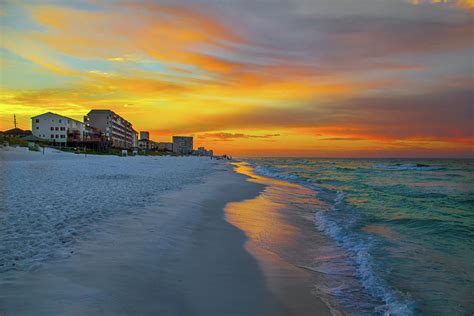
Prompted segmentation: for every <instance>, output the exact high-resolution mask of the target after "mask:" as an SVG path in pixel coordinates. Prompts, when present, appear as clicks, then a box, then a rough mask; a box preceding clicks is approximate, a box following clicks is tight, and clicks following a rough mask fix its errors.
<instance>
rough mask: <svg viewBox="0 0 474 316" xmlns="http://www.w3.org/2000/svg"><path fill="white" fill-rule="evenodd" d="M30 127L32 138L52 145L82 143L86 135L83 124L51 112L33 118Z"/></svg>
mask: <svg viewBox="0 0 474 316" xmlns="http://www.w3.org/2000/svg"><path fill="white" fill-rule="evenodd" d="M31 127H32V133H33V135H34V136H36V137H38V138H41V139H44V140H47V141H49V142H52V143H61V144H66V143H67V142H76V141H82V140H83V138H84V135H85V134H86V126H85V124H84V123H82V122H79V121H77V120H74V119H72V118H69V117H66V116H62V115H59V114H55V113H52V112H47V113H44V114H41V115H37V116H33V117H32V118H31Z"/></svg>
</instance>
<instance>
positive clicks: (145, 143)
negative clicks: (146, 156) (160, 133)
mask: <svg viewBox="0 0 474 316" xmlns="http://www.w3.org/2000/svg"><path fill="white" fill-rule="evenodd" d="M138 148H139V149H140V150H142V151H147V150H157V149H158V143H157V142H154V141H152V140H149V139H140V140H139V141H138Z"/></svg>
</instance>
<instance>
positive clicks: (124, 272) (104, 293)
mask: <svg viewBox="0 0 474 316" xmlns="http://www.w3.org/2000/svg"><path fill="white" fill-rule="evenodd" d="M213 168H216V169H217V170H215V171H214V172H212V173H211V174H210V175H209V176H208V177H207V179H206V180H205V182H204V183H201V184H192V185H189V186H187V187H186V188H185V189H183V190H180V191H173V192H168V193H165V194H164V195H162V197H161V204H160V205H159V206H156V205H155V206H153V207H150V208H147V209H146V210H142V211H140V212H139V213H133V212H132V213H130V214H128V215H120V216H117V217H113V218H111V219H109V220H107V221H106V222H105V223H101V229H100V230H99V231H98V232H95V233H93V234H91V235H89V236H87V237H86V238H85V239H83V240H82V241H81V242H79V244H78V245H77V246H76V247H75V249H74V251H73V252H74V253H73V254H72V255H71V257H69V258H66V259H61V260H55V261H50V262H45V263H43V264H42V265H41V266H39V267H38V268H35V269H32V270H31V271H9V272H7V273H3V274H2V275H1V276H0V314H1V315H152V314H153V315H290V314H291V315H326V314H329V310H328V308H327V307H326V306H325V305H324V304H323V302H322V301H321V300H320V299H318V297H316V296H314V295H313V294H311V291H312V284H311V278H310V277H309V275H308V274H307V273H306V272H305V271H304V269H299V268H296V267H294V266H292V265H289V264H287V263H285V262H284V261H283V260H281V259H279V258H278V256H275V255H273V254H271V253H269V252H266V251H265V250H264V249H259V248H258V247H256V246H255V245H251V244H249V243H248V240H249V239H248V237H247V236H248V235H246V233H245V232H244V231H242V230H240V229H239V228H237V227H236V226H234V225H232V224H230V223H229V222H228V221H226V219H225V214H224V208H225V207H226V205H227V203H228V202H236V201H245V200H247V201H248V200H252V199H254V198H256V197H258V195H259V193H260V192H261V191H262V190H263V188H264V187H263V186H262V185H260V184H257V183H251V182H248V181H245V179H246V177H245V176H243V175H239V174H236V173H235V172H233V171H232V168H231V167H230V166H228V165H222V164H216V165H215V166H214V167H213ZM261 220H262V221H265V218H262V219H261Z"/></svg>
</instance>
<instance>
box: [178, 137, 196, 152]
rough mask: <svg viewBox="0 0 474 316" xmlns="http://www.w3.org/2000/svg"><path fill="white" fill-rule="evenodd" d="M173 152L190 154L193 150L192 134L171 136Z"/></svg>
mask: <svg viewBox="0 0 474 316" xmlns="http://www.w3.org/2000/svg"><path fill="white" fill-rule="evenodd" d="M173 152H175V153H178V154H191V153H192V152H193V137H192V136H173Z"/></svg>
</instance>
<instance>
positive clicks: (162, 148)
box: [157, 142, 173, 152]
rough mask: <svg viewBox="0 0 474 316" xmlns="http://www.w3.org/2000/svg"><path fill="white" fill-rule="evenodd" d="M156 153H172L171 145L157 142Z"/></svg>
mask: <svg viewBox="0 0 474 316" xmlns="http://www.w3.org/2000/svg"><path fill="white" fill-rule="evenodd" d="M157 149H158V151H169V152H172V151H173V143H168V142H159V143H158V148H157Z"/></svg>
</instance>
